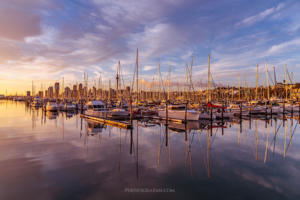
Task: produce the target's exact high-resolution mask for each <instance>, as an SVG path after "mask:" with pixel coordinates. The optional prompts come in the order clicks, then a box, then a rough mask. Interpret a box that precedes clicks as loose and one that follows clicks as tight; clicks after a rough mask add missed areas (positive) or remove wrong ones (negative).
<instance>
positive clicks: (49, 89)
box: [48, 86, 54, 98]
mask: <svg viewBox="0 0 300 200" xmlns="http://www.w3.org/2000/svg"><path fill="white" fill-rule="evenodd" d="M48 95H49V96H48V97H49V98H53V97H54V92H53V86H50V87H49V88H48Z"/></svg>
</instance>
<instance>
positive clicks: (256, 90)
mask: <svg viewBox="0 0 300 200" xmlns="http://www.w3.org/2000/svg"><path fill="white" fill-rule="evenodd" d="M257 97H258V64H257V65H256V88H255V99H256V100H257Z"/></svg>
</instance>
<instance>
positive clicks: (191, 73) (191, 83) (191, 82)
mask: <svg viewBox="0 0 300 200" xmlns="http://www.w3.org/2000/svg"><path fill="white" fill-rule="evenodd" d="M193 63H194V56H192V61H191V71H190V86H189V87H192V86H193V80H192V75H193ZM193 95H194V96H193V100H194V98H195V94H194V93H193Z"/></svg>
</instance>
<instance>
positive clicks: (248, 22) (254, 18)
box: [237, 3, 284, 26]
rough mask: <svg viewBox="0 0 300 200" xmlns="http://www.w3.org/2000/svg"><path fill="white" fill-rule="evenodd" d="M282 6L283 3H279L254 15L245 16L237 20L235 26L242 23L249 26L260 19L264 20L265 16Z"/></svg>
mask: <svg viewBox="0 0 300 200" xmlns="http://www.w3.org/2000/svg"><path fill="white" fill-rule="evenodd" d="M283 7H284V4H283V3H280V4H278V5H277V6H275V7H272V8H268V9H266V10H264V11H262V12H260V13H258V14H256V15H252V16H250V17H247V18H245V19H244V20H243V21H241V22H239V23H238V24H237V26H241V25H244V26H251V25H253V24H255V23H257V22H260V21H262V20H264V19H265V18H266V17H268V16H270V15H272V14H273V13H275V12H277V11H279V10H281V9H282V8H283Z"/></svg>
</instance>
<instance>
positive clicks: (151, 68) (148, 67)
mask: <svg viewBox="0 0 300 200" xmlns="http://www.w3.org/2000/svg"><path fill="white" fill-rule="evenodd" d="M156 68H157V66H150V65H146V66H144V68H143V71H151V70H154V69H156Z"/></svg>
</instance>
